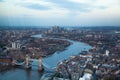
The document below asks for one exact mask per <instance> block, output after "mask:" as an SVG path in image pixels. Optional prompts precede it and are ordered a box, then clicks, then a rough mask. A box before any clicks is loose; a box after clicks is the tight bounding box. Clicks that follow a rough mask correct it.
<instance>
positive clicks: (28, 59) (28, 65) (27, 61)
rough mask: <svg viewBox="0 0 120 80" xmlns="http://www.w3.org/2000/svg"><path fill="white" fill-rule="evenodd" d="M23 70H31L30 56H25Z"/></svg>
mask: <svg viewBox="0 0 120 80" xmlns="http://www.w3.org/2000/svg"><path fill="white" fill-rule="evenodd" d="M25 68H26V69H30V68H31V64H30V56H29V55H26V61H25Z"/></svg>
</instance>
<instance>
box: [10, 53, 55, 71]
mask: <svg viewBox="0 0 120 80" xmlns="http://www.w3.org/2000/svg"><path fill="white" fill-rule="evenodd" d="M12 65H13V66H22V67H24V68H25V69H30V68H34V67H37V69H38V71H43V70H46V71H53V70H54V69H51V68H50V67H49V66H48V65H47V64H46V63H45V62H43V60H42V57H40V58H39V59H31V58H30V56H29V55H26V59H25V61H23V62H18V61H17V60H15V59H13V62H12Z"/></svg>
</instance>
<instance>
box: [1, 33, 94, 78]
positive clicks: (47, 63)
mask: <svg viewBox="0 0 120 80" xmlns="http://www.w3.org/2000/svg"><path fill="white" fill-rule="evenodd" d="M32 37H36V38H42V36H41V35H33V36H32ZM53 39H54V38H53ZM55 39H56V38H55ZM68 41H70V42H71V43H72V44H71V45H70V46H68V47H67V48H66V49H65V50H64V51H57V52H55V53H54V54H52V55H51V56H48V57H45V58H43V65H44V67H45V71H44V72H43V73H39V72H38V66H37V65H38V60H36V59H32V61H33V62H32V69H31V70H27V71H26V70H25V69H22V68H13V69H10V70H7V71H4V72H0V80H43V79H44V77H46V76H51V75H52V74H54V72H55V67H56V66H57V63H58V62H60V61H62V60H64V59H68V58H69V57H70V56H72V55H77V54H79V53H80V52H81V51H83V50H84V49H85V50H86V51H88V50H89V49H91V48H92V47H91V46H90V45H88V44H86V43H83V42H78V41H72V40H68Z"/></svg>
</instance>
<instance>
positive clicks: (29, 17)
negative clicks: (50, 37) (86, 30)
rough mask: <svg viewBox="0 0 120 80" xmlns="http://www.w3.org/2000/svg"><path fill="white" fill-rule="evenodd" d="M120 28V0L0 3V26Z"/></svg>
mask: <svg viewBox="0 0 120 80" xmlns="http://www.w3.org/2000/svg"><path fill="white" fill-rule="evenodd" d="M53 25H59V26H73V25H75V26H120V0H0V26H53Z"/></svg>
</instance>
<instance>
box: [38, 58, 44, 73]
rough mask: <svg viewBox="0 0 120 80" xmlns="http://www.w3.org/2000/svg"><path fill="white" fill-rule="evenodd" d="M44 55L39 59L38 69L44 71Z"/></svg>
mask: <svg viewBox="0 0 120 80" xmlns="http://www.w3.org/2000/svg"><path fill="white" fill-rule="evenodd" d="M43 70H44V69H43V65H42V57H40V58H39V59H38V71H43Z"/></svg>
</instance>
